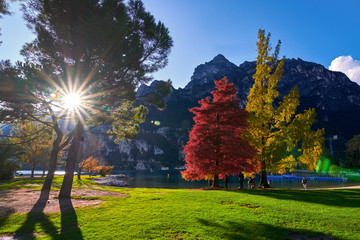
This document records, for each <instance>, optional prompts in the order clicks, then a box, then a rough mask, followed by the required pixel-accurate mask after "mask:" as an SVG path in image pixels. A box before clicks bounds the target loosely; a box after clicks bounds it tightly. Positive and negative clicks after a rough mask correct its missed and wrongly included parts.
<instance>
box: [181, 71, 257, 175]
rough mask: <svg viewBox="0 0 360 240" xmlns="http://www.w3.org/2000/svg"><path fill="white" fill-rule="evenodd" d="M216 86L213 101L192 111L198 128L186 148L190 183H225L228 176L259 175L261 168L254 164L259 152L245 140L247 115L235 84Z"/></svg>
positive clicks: (202, 103)
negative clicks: (244, 132) (240, 102)
mask: <svg viewBox="0 0 360 240" xmlns="http://www.w3.org/2000/svg"><path fill="white" fill-rule="evenodd" d="M215 85H216V86H215V87H216V88H217V90H215V91H212V92H211V93H212V94H213V96H214V97H213V100H212V101H211V99H210V97H207V98H205V99H202V100H200V101H199V104H200V105H201V106H200V107H195V108H192V109H190V111H191V112H193V113H194V114H195V117H194V121H195V125H194V127H193V129H192V131H191V132H190V136H189V138H190V139H189V141H188V143H187V144H186V145H185V146H184V152H185V153H186V156H185V161H186V164H185V167H186V170H185V171H183V172H182V177H183V178H184V179H186V180H194V179H196V180H200V179H213V178H214V176H219V178H220V179H221V178H223V177H224V176H225V174H227V175H234V174H239V173H240V172H255V171H256V169H257V167H258V166H257V164H256V163H255V162H253V161H252V159H253V158H254V155H255V151H256V150H255V148H254V147H253V146H252V145H251V144H250V143H249V142H247V141H245V140H244V139H243V137H242V133H243V130H244V129H246V128H247V126H246V118H247V112H246V110H245V109H240V108H239V106H238V101H239V99H238V98H237V97H236V92H237V91H236V88H235V86H234V84H230V83H228V81H227V79H226V77H224V78H223V79H221V80H220V81H215Z"/></svg>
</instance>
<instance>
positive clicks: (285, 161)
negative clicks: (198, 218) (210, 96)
mask: <svg viewBox="0 0 360 240" xmlns="http://www.w3.org/2000/svg"><path fill="white" fill-rule="evenodd" d="M258 39H259V41H258V42H257V48H258V56H257V59H256V73H255V74H254V76H253V78H254V85H253V86H252V88H251V89H250V92H249V95H248V102H247V106H246V110H247V111H248V112H249V117H248V122H249V137H250V139H251V142H252V143H253V144H254V146H255V147H256V149H257V160H258V161H259V162H260V165H261V180H260V185H259V186H261V187H269V184H268V181H267V172H268V171H274V172H280V173H283V172H285V169H290V170H291V169H293V168H294V167H295V166H296V165H299V166H300V167H302V168H306V169H310V170H314V169H315V168H316V163H317V160H318V159H319V157H320V155H321V152H322V143H323V133H324V130H317V131H312V130H311V126H312V125H313V123H314V122H315V121H316V112H315V110H314V109H309V110H306V111H304V113H299V114H296V109H297V106H298V105H299V92H298V89H297V88H293V89H292V90H291V91H290V93H289V94H288V95H286V96H284V98H283V99H282V101H280V102H279V103H278V101H279V100H280V99H279V97H280V94H279V92H278V91H277V90H276V86H277V83H278V82H279V81H280V79H281V77H282V74H283V66H284V62H285V59H284V58H283V59H282V60H281V61H278V54H279V50H280V44H281V42H280V41H279V43H278V44H277V45H276V47H275V50H274V52H273V53H270V52H271V51H272V48H271V46H270V34H268V35H267V36H265V31H264V30H259V32H258ZM295 147H297V149H298V152H299V153H301V155H300V156H299V157H297V158H295V157H294V156H293V155H291V154H289V153H290V152H291V151H292V150H293V149H295Z"/></svg>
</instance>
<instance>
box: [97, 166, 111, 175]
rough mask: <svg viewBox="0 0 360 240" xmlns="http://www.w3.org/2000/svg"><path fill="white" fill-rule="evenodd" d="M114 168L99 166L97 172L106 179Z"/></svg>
mask: <svg viewBox="0 0 360 240" xmlns="http://www.w3.org/2000/svg"><path fill="white" fill-rule="evenodd" d="M113 168H114V167H113V166H99V167H98V168H97V170H98V172H99V174H100V176H102V177H105V176H106V174H109V173H110V172H111V170H113Z"/></svg>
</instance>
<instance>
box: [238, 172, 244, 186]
mask: <svg viewBox="0 0 360 240" xmlns="http://www.w3.org/2000/svg"><path fill="white" fill-rule="evenodd" d="M239 182H240V187H239V189H243V188H244V174H243V173H242V172H241V173H240V174H239Z"/></svg>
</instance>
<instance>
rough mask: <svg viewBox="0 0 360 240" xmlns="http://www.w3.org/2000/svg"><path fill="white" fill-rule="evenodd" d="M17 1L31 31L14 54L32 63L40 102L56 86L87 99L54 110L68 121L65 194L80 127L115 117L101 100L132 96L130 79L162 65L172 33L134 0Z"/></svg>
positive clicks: (114, 104)
mask: <svg viewBox="0 0 360 240" xmlns="http://www.w3.org/2000/svg"><path fill="white" fill-rule="evenodd" d="M23 9H24V14H25V19H26V20H27V21H28V26H29V27H30V28H31V29H32V30H33V31H34V32H35V33H36V35H37V37H36V39H35V40H34V41H33V42H31V43H28V44H26V45H25V46H24V48H23V50H22V54H23V55H24V57H25V59H26V61H27V62H29V63H31V68H35V70H36V71H35V74H34V79H35V80H37V82H39V83H41V84H39V86H40V87H42V89H43V90H42V91H43V92H45V94H43V95H42V96H41V97H40V99H41V101H40V102H41V104H43V103H44V101H43V100H46V99H49V97H48V96H49V95H50V94H53V93H57V92H58V93H59V94H60V95H68V94H69V93H70V94H71V93H72V94H77V95H81V98H82V99H84V100H85V101H86V102H87V105H86V106H83V105H81V106H79V109H78V111H75V113H74V114H70V113H69V111H67V113H69V114H62V115H68V116H69V117H71V118H72V120H74V121H75V122H76V126H75V128H73V130H72V131H71V133H70V134H69V138H68V139H69V140H71V145H70V148H69V152H68V157H67V161H66V168H65V176H64V180H63V184H62V187H61V190H60V194H59V196H60V197H64V198H67V197H70V193H71V188H72V183H73V173H74V170H75V165H76V156H77V153H78V151H79V147H80V141H81V137H82V134H83V132H84V131H85V130H88V129H86V127H91V128H93V127H95V126H98V125H101V124H104V123H105V122H106V123H113V122H115V121H116V120H117V119H114V116H113V115H116V114H112V112H110V113H108V111H110V110H109V109H110V108H109V107H111V108H112V109H113V110H114V112H116V111H117V108H119V107H120V108H121V107H122V105H123V103H124V102H125V101H129V102H134V100H135V93H136V88H137V86H138V85H139V84H141V83H145V82H148V81H149V80H151V76H150V75H149V74H151V73H153V72H155V71H157V70H158V69H161V68H163V67H165V66H166V64H167V57H168V55H169V53H170V50H171V47H172V44H173V41H172V39H171V37H170V36H169V31H168V29H167V28H166V27H165V25H164V24H163V23H161V22H158V23H157V22H156V21H155V18H154V17H153V16H152V15H151V14H150V13H149V12H147V11H146V10H145V8H144V5H143V3H142V2H141V1H140V0H130V1H128V2H127V3H124V2H123V1H121V0H115V1H88V0H77V1H72V0H65V1H59V0H31V1H28V2H26V4H25V6H24V8H23ZM36 78H38V79H36ZM168 85H169V83H168V84H167V85H166V86H168ZM35 93H37V92H35ZM159 94H160V95H161V93H159ZM159 94H158V95H159ZM161 96H162V95H161ZM152 100H153V101H155V103H161V102H160V101H158V99H157V98H155V99H152ZM51 104H53V102H51ZM48 105H49V106H50V104H48ZM162 106H163V104H162ZM49 111H50V110H49ZM142 112H144V111H142ZM99 115H103V116H102V117H103V119H102V120H103V121H100V123H99V124H96V125H95V126H94V125H91V126H89V125H88V120H91V118H97V119H98V116H99ZM138 115H140V114H138ZM109 116H110V117H109ZM52 117H53V120H57V119H58V118H60V117H59V116H54V115H52ZM107 117H109V118H110V121H106V120H105V119H106V118H107ZM139 120H141V119H139ZM138 122H141V121H138ZM54 126H55V125H54ZM115 127H117V128H118V129H120V127H119V126H116V125H115ZM122 129H123V128H122ZM57 134H58V135H60V134H61V133H60V132H59V133H58V132H57ZM112 134H113V135H116V134H117V133H114V132H112ZM120 135H121V133H120ZM47 186H48V184H47Z"/></svg>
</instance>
